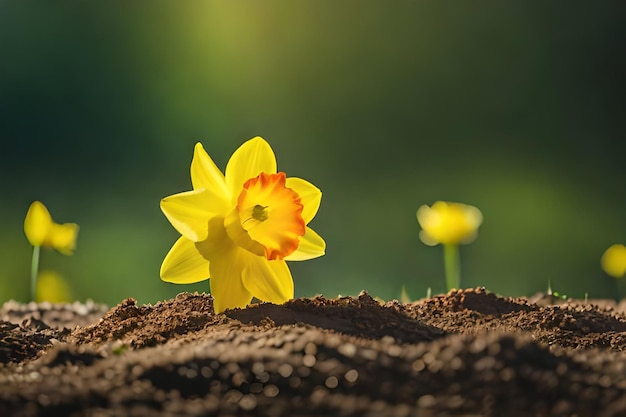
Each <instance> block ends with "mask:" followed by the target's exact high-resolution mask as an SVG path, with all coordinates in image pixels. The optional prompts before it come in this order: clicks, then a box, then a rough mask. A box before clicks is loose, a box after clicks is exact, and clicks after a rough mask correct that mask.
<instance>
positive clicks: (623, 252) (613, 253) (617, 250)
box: [600, 245, 626, 278]
mask: <svg viewBox="0 0 626 417" xmlns="http://www.w3.org/2000/svg"><path fill="white" fill-rule="evenodd" d="M600 262H601V265H602V269H603V270H604V272H606V273H607V274H608V275H610V276H612V277H614V278H622V277H624V275H626V246H624V245H613V246H611V247H610V248H608V249H607V250H606V252H604V254H603V255H602V259H601V260H600Z"/></svg>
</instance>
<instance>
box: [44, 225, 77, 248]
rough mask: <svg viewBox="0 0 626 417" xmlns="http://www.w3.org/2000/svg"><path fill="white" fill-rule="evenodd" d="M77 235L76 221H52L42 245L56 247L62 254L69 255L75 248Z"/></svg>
mask: <svg viewBox="0 0 626 417" xmlns="http://www.w3.org/2000/svg"><path fill="white" fill-rule="evenodd" d="M77 236H78V225H77V224H76V223H64V224H57V223H52V226H51V227H50V229H49V230H48V235H47V236H46V239H45V240H44V246H49V247H51V248H53V249H56V250H57V251H59V252H60V253H62V254H63V255H71V254H73V253H74V249H76V238H77Z"/></svg>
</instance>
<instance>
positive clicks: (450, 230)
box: [417, 201, 483, 290]
mask: <svg viewBox="0 0 626 417" xmlns="http://www.w3.org/2000/svg"><path fill="white" fill-rule="evenodd" d="M417 221H418V223H419V224H420V226H421V227H422V230H421V231H420V239H421V241H422V242H424V243H425V244H426V245H429V246H435V245H438V244H441V245H443V259H444V266H445V271H446V285H447V287H448V290H452V289H454V288H456V289H458V288H459V287H460V285H461V269H460V264H461V262H460V255H459V244H461V243H470V242H473V241H474V240H475V239H476V237H477V236H478V228H479V227H480V225H481V223H482V222H483V215H482V213H481V212H480V210H478V209H477V208H476V207H474V206H470V205H467V204H461V203H450V202H446V201H437V202H436V203H434V204H433V205H432V207H428V206H426V205H424V206H421V207H420V208H419V209H418V210H417Z"/></svg>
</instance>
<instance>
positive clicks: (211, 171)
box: [191, 142, 231, 202]
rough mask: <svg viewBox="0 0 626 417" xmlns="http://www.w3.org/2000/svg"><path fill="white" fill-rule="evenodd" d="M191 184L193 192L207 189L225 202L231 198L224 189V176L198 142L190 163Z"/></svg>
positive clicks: (226, 189)
mask: <svg viewBox="0 0 626 417" xmlns="http://www.w3.org/2000/svg"><path fill="white" fill-rule="evenodd" d="M191 183H192V185H193V189H194V190H198V189H200V188H208V189H210V190H213V192H214V193H215V194H216V195H217V196H221V197H222V199H224V200H225V201H227V202H230V200H231V197H230V193H229V192H228V188H226V181H225V179H224V174H222V171H220V170H219V168H218V167H217V166H216V165H215V162H213V160H212V159H211V157H210V156H209V154H207V153H206V151H205V150H204V148H203V147H202V144H201V143H200V142H198V143H196V147H195V148H194V152H193V159H192V161H191Z"/></svg>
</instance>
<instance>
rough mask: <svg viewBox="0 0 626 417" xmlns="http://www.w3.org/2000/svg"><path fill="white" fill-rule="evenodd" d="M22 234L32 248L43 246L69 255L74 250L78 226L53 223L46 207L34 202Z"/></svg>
mask: <svg viewBox="0 0 626 417" xmlns="http://www.w3.org/2000/svg"><path fill="white" fill-rule="evenodd" d="M24 233H25V234H26V238H27V239H28V241H29V242H30V244H31V245H33V246H34V247H39V246H45V247H49V248H53V249H56V250H57V251H59V252H60V253H62V254H63V255H71V254H72V253H73V252H74V249H76V236H77V235H78V225H77V224H75V223H65V224H58V223H55V222H54V221H52V217H51V216H50V213H49V212H48V209H47V208H46V206H44V205H43V203H41V202H40V201H34V202H33V203H32V204H31V205H30V207H29V209H28V213H26V219H24Z"/></svg>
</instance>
